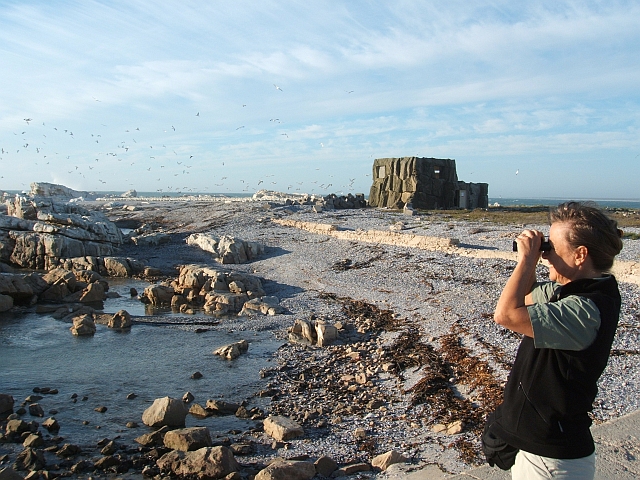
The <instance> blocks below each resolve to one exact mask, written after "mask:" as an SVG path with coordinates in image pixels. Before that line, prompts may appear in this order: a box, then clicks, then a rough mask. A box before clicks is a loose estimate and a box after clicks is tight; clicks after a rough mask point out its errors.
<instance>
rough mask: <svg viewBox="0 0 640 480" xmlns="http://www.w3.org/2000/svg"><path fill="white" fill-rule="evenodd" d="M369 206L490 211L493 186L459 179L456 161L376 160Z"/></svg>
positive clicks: (423, 159)
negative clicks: (486, 209) (490, 189)
mask: <svg viewBox="0 0 640 480" xmlns="http://www.w3.org/2000/svg"><path fill="white" fill-rule="evenodd" d="M369 205H370V206H372V207H390V208H403V207H405V206H408V207H412V208H418V209H424V210H433V209H449V208H465V209H474V208H487V207H488V206H489V184H487V183H470V182H463V181H460V180H458V174H457V173H456V161H455V160H451V159H448V158H447V159H442V158H423V157H402V158H376V159H375V160H374V162H373V184H372V185H371V191H370V193H369Z"/></svg>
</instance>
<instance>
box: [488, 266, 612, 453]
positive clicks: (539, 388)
mask: <svg viewBox="0 0 640 480" xmlns="http://www.w3.org/2000/svg"><path fill="white" fill-rule="evenodd" d="M569 295H579V296H581V297H585V298H589V299H591V300H592V301H593V302H594V303H595V304H596V306H597V307H598V310H599V311H600V320H601V323H600V328H599V329H598V333H597V336H596V339H595V340H594V341H593V343H592V344H591V345H590V346H589V347H587V348H585V349H583V350H580V351H571V350H555V349H550V348H535V346H534V343H533V339H532V338H531V337H524V339H523V340H522V343H521V344H520V347H519V349H518V354H517V356H516V360H515V363H514V365H513V368H512V370H511V374H510V375H509V380H508V382H507V385H506V387H505V392H504V401H503V403H502V404H501V405H500V406H499V407H498V411H497V412H496V413H498V417H499V419H500V420H499V421H498V422H497V424H496V425H494V427H493V429H494V432H495V433H496V434H497V435H498V436H499V437H500V438H502V439H503V440H505V441H506V442H507V443H508V444H510V445H512V446H513V447H516V448H519V449H520V450H524V451H526V452H529V453H533V454H535V455H541V456H544V457H551V458H581V457H586V456H588V455H591V453H593V451H594V449H595V447H594V443H593V437H592V436H591V432H590V430H589V427H590V426H591V419H590V418H589V414H588V412H589V411H591V410H592V409H593V401H594V399H595V397H596V394H597V393H598V387H597V382H598V378H600V375H601V374H602V372H603V371H604V369H605V367H606V366H607V361H608V359H609V352H610V351H611V345H612V343H613V338H614V335H615V332H616V328H617V326H618V318H619V315H620V304H621V300H620V292H619V290H618V283H617V282H616V279H615V278H614V277H613V276H608V277H605V278H604V279H581V280H576V281H575V282H570V283H568V284H566V285H563V286H562V287H561V288H560V289H559V290H558V292H557V293H556V294H555V295H554V297H553V298H552V299H551V302H553V301H557V300H560V299H561V298H564V297H567V296H569Z"/></svg>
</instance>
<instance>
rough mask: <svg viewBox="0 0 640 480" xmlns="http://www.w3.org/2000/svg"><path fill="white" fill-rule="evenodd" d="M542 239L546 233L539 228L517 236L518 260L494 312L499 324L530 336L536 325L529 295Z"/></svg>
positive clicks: (533, 281)
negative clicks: (532, 319) (530, 308)
mask: <svg viewBox="0 0 640 480" xmlns="http://www.w3.org/2000/svg"><path fill="white" fill-rule="evenodd" d="M543 238H544V236H543V234H542V233H541V232H539V231H537V230H525V231H524V232H522V233H521V234H520V235H519V236H518V238H516V242H517V243H518V263H517V264H516V268H515V269H514V270H513V273H512V274H511V276H510V277H509V280H507V283H506V285H505V286H504V289H503V290H502V293H501V294H500V298H499V299H498V304H497V305H496V310H495V312H494V314H493V319H494V320H495V322H496V323H497V324H499V325H502V326H503V327H505V328H508V329H509V330H512V331H514V332H517V333H522V334H524V335H527V336H528V337H533V328H532V327H531V318H530V317H529V311H528V310H527V307H526V305H527V302H531V296H530V295H528V294H529V293H530V292H531V288H532V287H533V284H534V283H535V277H536V264H537V263H538V260H539V259H540V243H541V242H542V239H543Z"/></svg>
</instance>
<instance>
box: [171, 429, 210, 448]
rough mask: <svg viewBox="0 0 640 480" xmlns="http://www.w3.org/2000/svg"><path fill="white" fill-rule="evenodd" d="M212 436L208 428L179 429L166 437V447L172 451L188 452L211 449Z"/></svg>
mask: <svg viewBox="0 0 640 480" xmlns="http://www.w3.org/2000/svg"><path fill="white" fill-rule="evenodd" d="M211 444H212V442H211V435H210V434H209V429H208V428H207V427H191V428H179V429H177V430H169V431H168V432H167V433H166V434H165V436H164V446H165V447H167V448H170V449H172V450H180V451H182V452H188V451H192V450H198V449H200V448H203V447H210V446H211Z"/></svg>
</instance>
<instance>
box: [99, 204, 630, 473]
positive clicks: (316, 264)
mask: <svg viewBox="0 0 640 480" xmlns="http://www.w3.org/2000/svg"><path fill="white" fill-rule="evenodd" d="M127 204H128V205H137V207H138V208H137V209H136V210H134V211H128V210H123V209H122V208H121V207H120V206H118V207H115V208H112V209H111V210H109V211H108V214H109V216H110V217H111V218H112V219H114V220H118V221H120V222H123V223H122V224H124V222H125V221H128V222H129V225H131V226H134V225H135V224H142V223H150V224H152V225H153V226H154V228H155V229H156V230H158V231H164V232H168V233H171V235H172V237H173V240H172V242H171V243H169V244H167V245H163V246H162V247H159V248H155V249H152V248H139V247H138V248H135V247H133V246H127V247H124V248H123V250H122V253H123V254H126V255H130V256H135V257H138V258H140V259H143V260H145V261H146V262H147V263H148V264H149V265H151V266H156V267H158V268H161V269H164V271H165V272H167V273H168V274H170V273H171V272H173V274H174V275H175V265H177V264H185V263H209V264H213V263H214V262H213V259H212V258H211V255H210V254H208V253H205V252H202V251H200V250H199V249H198V248H196V247H191V246H187V245H186V244H185V243H184V239H185V238H186V236H187V235H188V234H190V233H194V232H204V233H211V234H213V235H216V236H220V235H230V236H234V237H237V238H240V239H243V240H247V241H256V242H260V243H262V244H264V245H265V246H266V253H265V255H264V256H263V257H260V258H259V259H257V260H255V261H253V262H251V263H249V264H244V265H233V266H225V267H228V268H231V269H236V270H238V271H242V272H247V273H253V274H255V275H257V276H259V277H260V278H261V279H262V280H263V284H264V287H265V290H266V292H267V294H268V295H275V296H277V297H278V298H279V299H280V303H281V305H282V306H284V307H285V308H286V310H287V313H286V314H281V315H275V316H260V317H250V318H239V319H237V320H229V321H228V322H227V323H225V325H226V326H227V327H228V328H234V329H237V330H247V331H255V330H261V331H264V330H269V331H273V334H274V335H275V336H276V337H278V338H282V339H283V340H284V339H286V338H287V329H288V328H289V327H291V326H292V325H293V323H294V321H295V320H296V319H302V320H307V321H312V320H315V319H324V320H326V321H327V322H329V323H335V322H338V321H339V322H342V323H343V324H344V326H345V328H344V329H343V330H342V331H341V337H340V338H341V339H340V341H339V342H338V343H337V344H336V345H335V346H332V347H326V348H318V347H309V346H303V345H299V344H294V343H284V346H283V347H282V348H281V349H279V350H278V352H277V354H276V358H275V359H274V362H273V363H274V366H273V367H272V368H270V369H265V371H264V375H265V378H267V379H268V387H269V388H271V389H273V390H274V392H275V393H274V392H272V393H271V394H270V395H269V396H270V397H271V401H270V403H269V404H268V405H267V407H266V413H270V412H271V413H280V414H283V415H285V414H286V415H289V416H291V417H293V418H295V419H296V420H298V421H300V422H301V423H302V424H303V426H304V428H305V436H304V437H302V438H301V439H294V440H291V441H288V442H285V443H284V444H282V445H272V444H271V441H270V439H268V438H265V436H264V435H262V434H260V433H252V434H251V435H249V434H247V435H249V436H251V438H250V439H251V440H252V441H253V442H255V444H256V449H255V451H254V453H253V454H252V455H250V456H248V457H242V458H241V459H240V461H241V462H249V463H251V462H264V461H265V459H268V458H271V457H273V456H277V455H280V456H284V457H287V458H291V457H299V456H305V455H306V456H309V457H311V458H317V457H319V456H322V455H328V456H330V457H332V458H334V459H335V460H336V461H338V462H343V463H348V462H355V461H370V460H371V458H372V456H374V455H376V454H379V453H383V452H386V451H388V450H390V449H395V450H397V451H399V452H401V453H403V454H404V455H405V456H407V457H408V458H409V459H410V461H411V462H412V463H414V464H415V465H416V466H417V467H419V466H422V465H425V464H437V465H438V466H439V467H440V468H441V469H442V470H443V471H445V472H451V473H458V472H461V471H463V470H465V469H468V468H469V467H470V466H471V465H473V464H474V463H475V462H477V461H478V460H479V456H478V448H479V442H478V429H479V428H480V427H481V424H480V423H479V422H478V421H477V419H478V418H479V417H481V416H482V413H483V412H485V411H487V409H490V406H491V404H492V402H494V401H495V398H492V397H491V396H490V395H489V396H488V397H487V392H488V391H494V390H495V388H496V386H497V387H498V388H499V387H500V386H502V385H503V383H504V381H505V380H506V377H507V374H508V371H509V367H510V362H512V360H513V358H514V355H515V351H516V348H517V345H518V343H519V338H518V336H517V335H515V334H512V333H509V332H507V331H505V330H504V329H503V328H501V327H499V326H496V325H495V324H494V322H493V319H492V312H493V309H494V306H495V303H496V301H497V298H498V296H499V294H500V291H501V289H502V287H503V286H504V284H505V282H506V280H507V278H508V276H509V275H510V273H511V271H512V269H513V267H514V262H513V261H512V260H507V259H504V258H500V256H501V255H502V256H504V252H509V251H510V250H511V243H512V240H513V238H514V237H515V236H516V235H517V233H519V232H520V231H521V230H522V228H523V226H522V225H507V226H504V225H494V224H488V223H484V222H462V221H450V220H449V219H447V218H446V216H445V215H439V214H433V215H416V216H406V215H403V214H402V213H399V212H392V211H388V210H374V209H362V210H335V211H325V212H322V213H315V212H313V211H312V210H311V207H309V206H296V205H294V206H284V205H283V204H282V203H274V202H271V203H268V202H264V201H263V202H240V201H236V202H226V203H225V202H223V201H217V202H208V203H206V202H153V201H150V202H145V201H143V200H135V201H133V200H127ZM276 218H287V219H292V220H299V221H304V222H317V223H331V224H335V225H337V226H338V227H339V228H341V229H346V230H354V231H357V230H359V229H363V230H370V229H374V230H382V231H389V229H390V227H391V226H392V225H395V224H397V223H398V222H401V223H403V224H404V226H403V230H402V232H406V233H412V234H418V235H426V236H435V237H450V238H456V239H458V240H459V242H460V246H461V247H464V248H467V249H471V250H472V251H477V252H484V253H487V252H495V253H496V258H474V257H473V256H459V255H456V254H452V253H450V252H447V251H427V250H418V249H415V248H409V247H399V246H393V245H384V244H372V243H364V242H358V241H344V240H339V239H336V238H333V237H331V236H328V235H321V234H316V233H311V232H308V231H305V230H300V229H296V228H291V227H285V226H280V225H278V224H276V223H274V222H272V221H271V220H272V219H276ZM526 227H527V228H537V229H539V230H542V231H543V232H545V233H546V232H548V226H546V225H539V226H537V225H527V226H526ZM639 253H640V241H637V240H625V247H624V249H623V252H622V253H621V255H620V257H619V258H620V260H624V261H627V262H631V261H637V260H638V258H640V255H639ZM538 273H539V278H540V279H545V278H546V276H547V274H546V268H545V267H544V266H542V265H541V266H540V267H539V271H538ZM620 286H621V293H622V297H623V308H622V314H621V318H620V327H619V329H618V333H617V336H616V339H615V342H614V346H613V348H614V353H615V354H614V355H612V356H611V358H610V361H609V365H608V367H607V369H606V371H605V373H604V375H603V377H602V378H601V381H600V393H599V395H598V398H597V400H596V402H595V406H594V411H593V419H594V422H596V423H599V422H603V421H606V420H609V419H611V418H616V417H618V416H621V415H624V414H627V413H630V412H632V411H635V410H637V409H638V408H639V407H640V395H639V393H640V382H639V378H640V362H638V354H639V350H638V348H639V347H638V340H639V333H640V315H639V314H638V305H639V298H640V297H639V291H638V288H639V287H638V284H637V283H621V285H620ZM356 307H357V308H356ZM349 308H351V311H349ZM363 312H365V313H364V314H363ZM367 318H369V320H371V319H372V318H373V319H382V320H384V321H382V320H381V323H382V327H380V326H376V325H373V326H372V325H371V323H372V322H371V321H369V323H367ZM385 322H386V323H385ZM373 323H374V324H375V322H373ZM400 339H403V341H405V343H407V342H409V343H410V342H413V343H411V345H412V347H411V345H409V346H410V347H411V348H414V349H415V350H414V355H413V357H412V353H411V352H412V350H411V348H410V349H409V350H408V351H404V352H403V353H402V355H400V353H399V340H400ZM452 339H453V343H454V344H456V345H458V346H459V348H460V350H461V351H462V358H463V361H460V362H459V364H455V358H457V359H458V360H460V358H461V357H460V356H458V357H452V356H451V344H452V343H451V342H452ZM447 342H449V343H447ZM447 345H448V347H447ZM354 352H355V353H354ZM458 353H460V352H458ZM354 357H355V358H354ZM452 359H454V360H452ZM469 359H471V360H473V361H474V362H476V363H478V362H479V363H480V364H481V365H483V367H482V368H484V371H485V372H488V373H489V375H488V376H486V377H484V380H483V382H484V383H483V384H482V385H485V386H487V385H488V388H489V390H483V389H482V385H478V384H477V382H476V383H474V379H475V380H477V378H476V377H474V375H472V374H471V373H468V372H466V371H465V368H466V367H465V365H469V363H467V361H468V360H469ZM385 362H390V363H393V364H394V365H395V366H396V368H392V369H390V370H389V371H383V370H382V369H381V365H382V364H384V363H385ZM439 362H440V363H442V364H443V365H444V368H445V369H446V373H447V375H448V378H447V379H446V383H447V385H446V389H445V390H446V391H447V392H449V393H443V392H439V393H437V394H434V395H432V396H431V397H428V396H427V398H428V399H430V400H431V402H436V401H441V400H442V399H443V398H444V399H445V400H446V402H449V403H448V404H446V403H445V407H450V410H451V411H449V412H448V413H443V410H442V409H440V410H439V409H438V408H436V407H437V406H438V405H435V404H434V403H430V402H429V401H427V402H425V403H419V402H418V403H416V401H415V398H414V397H415V395H414V394H412V392H411V391H408V390H409V389H410V388H411V387H412V386H414V385H416V384H419V383H420V379H421V378H423V377H425V376H426V375H427V374H428V373H429V371H430V369H434V368H435V367H434V365H436V364H439ZM403 366H404V367H405V368H402V367H403ZM358 372H367V378H368V383H366V384H363V385H355V384H354V382H353V380H347V381H344V380H340V379H341V378H342V376H343V375H346V374H355V373H358ZM349 382H351V383H349ZM349 384H351V385H354V388H353V389H352V390H354V391H353V392H350V391H348V389H347V385H349ZM491 388H493V389H494V390H491ZM451 392H453V397H451V395H450V393H451ZM438 395H441V396H439V397H438ZM442 395H444V396H442ZM447 395H449V396H447ZM438 399H440V400H438ZM456 399H458V400H461V401H464V402H467V403H465V404H464V405H466V408H467V410H466V411H465V410H464V409H462V410H456V409H457V408H462V407H460V404H458V403H456V402H458V400H456ZM373 400H379V402H377V405H376V404H375V403H374V404H371V402H372V401H373ZM445 400H442V401H445ZM380 403H381V404H382V407H380V406H379V404H380ZM436 403H437V402H436ZM454 407H455V408H454ZM474 409H476V413H473V412H474ZM469 412H471V414H470V413H469ZM458 414H459V415H461V417H462V419H463V420H465V419H466V422H465V425H464V427H463V430H462V432H461V433H458V434H453V435H447V434H446V433H434V431H433V427H434V425H436V424H438V423H450V421H453V420H456V415H458ZM474 415H475V416H474ZM458 419H460V418H458ZM474 419H475V420H474ZM474 422H475V423H474ZM359 428H361V429H363V431H357V429H359ZM273 447H276V449H275V450H274V449H273ZM358 475H360V476H361V478H370V477H374V476H376V474H374V473H359V474H358ZM377 476H379V477H382V476H383V475H382V474H377Z"/></svg>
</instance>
